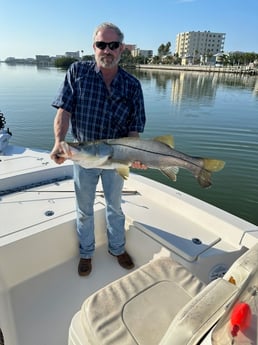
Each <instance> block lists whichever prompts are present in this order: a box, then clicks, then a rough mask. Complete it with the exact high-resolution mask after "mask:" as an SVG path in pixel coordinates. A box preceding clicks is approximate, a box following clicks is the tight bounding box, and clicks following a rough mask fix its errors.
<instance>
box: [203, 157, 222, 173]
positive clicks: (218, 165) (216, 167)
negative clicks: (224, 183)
mask: <svg viewBox="0 0 258 345" xmlns="http://www.w3.org/2000/svg"><path fill="white" fill-rule="evenodd" d="M224 166H225V162H224V161H221V160H219V159H210V158H204V159H203V168H204V169H206V170H208V171H220V170H222V169H223V168H224Z"/></svg>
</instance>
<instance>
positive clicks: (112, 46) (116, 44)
mask: <svg viewBox="0 0 258 345" xmlns="http://www.w3.org/2000/svg"><path fill="white" fill-rule="evenodd" d="M95 45H96V47H97V48H99V49H101V50H104V49H106V47H107V46H108V48H109V49H111V50H115V49H117V48H118V47H119V46H120V42H116V41H114V42H108V43H107V42H103V41H97V42H95Z"/></svg>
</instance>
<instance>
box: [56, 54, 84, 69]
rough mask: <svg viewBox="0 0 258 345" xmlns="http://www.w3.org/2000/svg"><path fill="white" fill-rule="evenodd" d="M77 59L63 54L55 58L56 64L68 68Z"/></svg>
mask: <svg viewBox="0 0 258 345" xmlns="http://www.w3.org/2000/svg"><path fill="white" fill-rule="evenodd" d="M75 61H78V60H77V59H75V58H72V57H67V56H63V57H60V58H58V59H56V60H55V66H56V67H59V68H65V69H67V68H68V67H69V66H70V65H71V64H72V63H73V62H75Z"/></svg>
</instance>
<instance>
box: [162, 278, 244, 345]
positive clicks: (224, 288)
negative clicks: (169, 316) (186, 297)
mask: <svg viewBox="0 0 258 345" xmlns="http://www.w3.org/2000/svg"><path fill="white" fill-rule="evenodd" d="M237 291H238V289H237V287H236V286H235V285H234V284H231V283H229V282H228V281H226V280H224V279H222V278H219V279H216V280H214V281H212V282H211V283H210V284H209V285H207V286H206V287H205V289H203V290H202V291H201V292H200V293H199V294H198V295H197V296H195V297H194V298H193V299H192V300H191V301H190V302H189V303H188V304H187V305H185V306H184V307H183V308H182V310H180V311H179V313H178V314H177V315H176V317H175V318H174V319H173V320H172V322H171V324H170V326H169V328H168V330H167V332H166V333H165V335H164V337H163V338H162V340H161V341H160V343H159V345H171V344H174V341H175V339H176V344H177V345H195V344H198V343H199V341H200V340H201V338H202V337H203V336H204V335H205V334H206V333H207V332H208V331H209V330H210V329H211V327H212V326H213V325H214V324H215V323H216V322H217V321H218V319H219V318H220V317H221V316H222V315H223V313H225V310H226V306H227V305H228V303H229V302H230V301H231V300H232V299H233V297H234V296H235V295H236V292H237Z"/></svg>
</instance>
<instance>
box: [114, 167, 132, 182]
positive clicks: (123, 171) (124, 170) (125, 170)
mask: <svg viewBox="0 0 258 345" xmlns="http://www.w3.org/2000/svg"><path fill="white" fill-rule="evenodd" d="M116 172H117V173H118V175H120V176H121V177H122V178H123V179H124V180H127V179H128V177H129V167H128V166H127V165H124V166H121V167H118V168H116Z"/></svg>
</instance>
